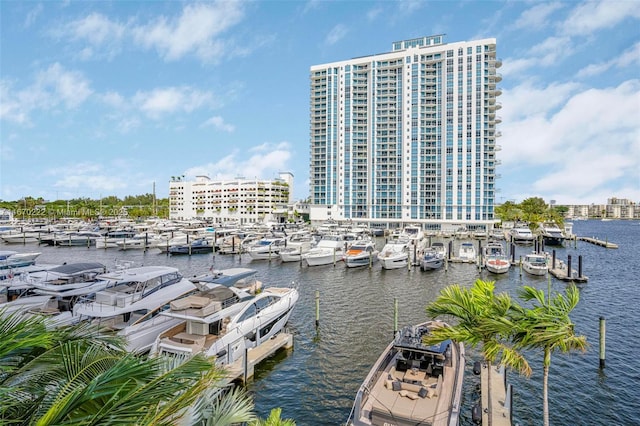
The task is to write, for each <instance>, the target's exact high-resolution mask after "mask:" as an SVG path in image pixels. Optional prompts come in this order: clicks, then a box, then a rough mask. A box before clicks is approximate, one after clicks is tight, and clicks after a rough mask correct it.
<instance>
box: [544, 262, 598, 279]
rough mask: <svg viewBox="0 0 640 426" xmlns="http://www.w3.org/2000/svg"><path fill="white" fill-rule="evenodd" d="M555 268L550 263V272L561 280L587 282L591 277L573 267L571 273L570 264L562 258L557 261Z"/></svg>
mask: <svg viewBox="0 0 640 426" xmlns="http://www.w3.org/2000/svg"><path fill="white" fill-rule="evenodd" d="M555 263H556V264H555V268H554V267H553V266H552V265H551V264H549V273H550V274H551V275H553V276H554V277H556V278H557V279H559V280H561V281H573V282H576V283H586V282H587V281H589V277H587V276H586V275H582V274H581V273H580V272H578V271H576V270H575V269H573V268H572V269H571V273H569V267H570V266H569V265H567V264H566V263H565V262H563V261H562V260H557V259H556V262H555Z"/></svg>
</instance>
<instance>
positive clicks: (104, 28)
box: [66, 13, 126, 45]
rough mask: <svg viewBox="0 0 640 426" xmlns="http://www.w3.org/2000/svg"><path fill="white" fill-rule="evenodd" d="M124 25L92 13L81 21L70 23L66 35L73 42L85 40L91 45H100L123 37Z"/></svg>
mask: <svg viewBox="0 0 640 426" xmlns="http://www.w3.org/2000/svg"><path fill="white" fill-rule="evenodd" d="M125 28H126V27H125V25H123V24H120V23H118V22H114V21H111V20H110V19H109V18H107V17H106V16H104V15H102V14H100V13H92V14H90V15H88V16H86V17H84V18H82V19H78V20H75V21H72V22H70V23H69V24H68V25H67V27H66V33H67V34H68V35H69V36H70V37H71V39H73V40H87V41H88V42H89V43H91V44H93V45H101V44H105V43H107V42H111V41H113V40H114V39H115V40H121V39H122V38H123V37H124V35H125Z"/></svg>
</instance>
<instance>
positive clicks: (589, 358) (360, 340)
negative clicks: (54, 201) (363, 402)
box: [4, 221, 640, 426]
mask: <svg viewBox="0 0 640 426" xmlns="http://www.w3.org/2000/svg"><path fill="white" fill-rule="evenodd" d="M574 233H576V234H577V235H580V236H592V237H597V238H600V239H608V241H611V242H614V243H617V244H618V245H619V249H617V250H611V249H608V250H607V249H604V248H602V247H599V246H594V245H591V244H588V243H582V242H578V245H577V248H574V247H573V246H571V247H567V248H556V253H557V258H558V259H561V260H564V261H566V259H567V255H569V254H570V255H571V256H572V258H573V261H572V262H573V265H574V268H577V258H578V255H582V257H583V273H584V274H585V275H586V276H588V277H589V282H588V283H586V284H581V285H580V291H581V297H580V304H579V305H578V307H577V308H576V309H575V310H574V311H573V313H572V315H571V317H572V319H573V321H574V322H575V323H576V331H577V333H578V334H583V335H585V336H586V337H587V340H588V341H589V343H590V345H591V346H590V348H589V350H588V351H587V352H586V353H584V354H582V353H574V354H570V355H564V354H554V355H553V358H552V364H551V370H550V382H549V408H550V420H551V424H554V425H640V386H639V385H640V367H639V366H638V359H637V354H639V353H640V337H639V336H638V332H637V331H638V327H637V325H636V324H637V322H636V311H637V309H638V307H639V306H640V291H639V289H638V286H639V285H640V279H639V277H640V266H639V265H640V255H639V253H640V241H639V238H640V224H639V223H638V221H632V222H631V221H609V222H601V221H576V222H575V223H574ZM383 243H384V241H383V240H379V241H378V246H379V248H381V247H382V245H383ZM4 249H16V250H19V251H36V250H37V251H42V252H43V254H42V255H41V256H40V258H39V261H40V262H42V263H61V262H65V261H66V262H77V261H89V260H92V261H101V262H103V263H105V264H107V266H112V265H113V263H114V261H115V260H116V259H128V260H133V261H135V262H136V263H137V264H144V265H163V264H166V265H172V266H176V267H178V268H180V270H181V271H182V272H183V274H184V275H186V276H190V275H195V274H200V273H204V272H206V271H207V269H209V268H210V267H211V264H212V262H214V264H215V267H216V268H227V267H232V266H246V267H251V268H254V269H257V270H258V271H259V277H260V279H261V280H262V281H263V282H264V283H265V285H267V286H268V285H282V284H289V283H292V282H295V283H296V284H297V285H298V286H299V290H300V300H299V302H298V305H297V306H296V309H295V311H294V313H293V315H292V317H291V320H290V322H289V330H290V331H291V332H292V333H293V334H294V336H295V337H294V349H293V350H292V351H290V352H288V353H287V352H281V353H279V354H277V356H275V357H274V358H272V359H270V360H268V361H267V362H265V363H263V364H262V366H261V368H259V369H258V370H256V376H255V379H254V381H253V382H252V383H250V385H249V389H250V391H251V392H252V393H253V394H254V396H255V404H256V410H257V412H258V414H259V415H261V416H262V417H266V416H267V415H268V413H269V411H270V409H271V408H273V407H282V416H283V418H292V419H294V420H295V421H296V423H297V424H298V425H299V426H302V425H339V424H341V423H344V421H345V420H346V419H347V417H348V416H349V413H350V411H351V406H352V403H353V398H354V396H355V394H356V392H357V390H358V387H359V386H360V384H361V382H362V380H363V379H364V377H365V376H366V374H367V372H368V371H369V368H370V367H371V365H372V364H373V362H374V361H375V360H376V359H377V357H378V356H379V354H380V352H381V351H382V350H383V349H384V348H385V347H386V346H387V344H388V343H389V341H390V340H391V338H392V336H393V307H394V300H395V299H397V300H398V306H399V312H398V318H399V319H398V323H399V325H400V326H403V325H407V324H413V323H417V322H420V321H423V320H425V319H426V316H425V313H424V309H425V306H426V305H427V304H428V303H429V302H430V301H431V300H433V299H434V298H435V297H436V296H437V294H438V292H439V291H440V290H441V289H442V288H444V287H446V286H447V285H450V284H453V283H459V284H461V285H467V286H470V285H471V284H472V283H473V281H474V280H475V279H477V278H480V277H481V278H483V279H491V280H496V288H497V290H498V291H507V292H509V293H512V294H515V291H516V290H517V289H518V288H519V287H520V286H521V285H522V284H527V285H532V286H535V287H537V288H541V289H544V290H546V289H547V285H548V282H547V279H546V278H545V277H541V278H537V279H536V278H533V277H530V276H528V275H527V274H526V273H524V274H523V275H522V276H521V275H520V272H519V270H518V269H517V268H511V271H510V272H509V274H506V275H503V276H495V275H492V274H488V273H487V272H482V274H480V273H478V271H477V269H476V268H475V267H474V266H473V265H469V264H451V265H449V269H448V271H445V270H444V269H441V270H439V271H431V272H421V271H420V270H419V269H418V268H415V269H412V270H404V269H402V270H395V271H383V270H381V269H380V266H379V265H375V266H374V268H373V269H371V270H369V269H347V268H345V267H344V265H342V264H341V263H339V264H338V265H336V266H335V267H333V266H332V265H329V266H319V267H312V268H309V267H306V266H301V265H299V264H297V263H293V264H292V263H285V264H281V263H280V262H278V261H274V262H268V261H251V260H250V258H249V256H248V255H243V256H242V257H238V256H223V255H216V256H215V258H214V257H213V256H211V255H194V256H192V257H190V258H189V257H168V256H166V255H163V254H158V253H157V252H156V251H150V252H148V253H142V252H137V251H128V252H126V253H125V252H120V251H117V250H114V249H108V250H98V249H95V248H91V249H87V248H54V247H36V246H34V245H27V246H26V247H24V248H23V247H21V246H5V247H4ZM547 249H548V250H549V249H550V248H547ZM530 250H531V247H517V251H516V257H518V256H519V255H522V254H524V253H526V252H528V251H530ZM551 287H552V290H553V291H559V292H562V291H564V288H565V287H566V284H565V283H563V282H561V281H558V280H555V279H552V282H551ZM316 291H319V292H320V326H319V328H318V329H316V327H315V293H316ZM600 316H604V317H605V318H606V320H607V323H606V326H607V353H606V368H605V369H604V370H602V371H601V370H600V369H599V355H598V319H599V317H600ZM467 355H468V356H467V358H468V360H467V372H466V376H465V381H466V384H465V401H464V406H465V409H464V417H463V418H462V420H461V424H462V425H465V426H467V425H472V424H473V423H472V422H471V407H472V405H473V403H474V402H475V398H477V396H478V395H477V393H476V389H477V385H478V383H479V379H478V378H477V377H474V376H473V374H472V372H471V368H472V365H473V362H474V361H475V360H476V359H478V355H477V351H474V350H471V349H469V348H468V349H467ZM527 357H528V359H529V362H530V364H531V366H532V368H533V369H534V374H533V376H532V377H531V378H529V379H525V378H521V377H519V376H517V375H516V373H511V375H510V381H511V383H513V384H514V388H515V394H514V420H515V421H516V422H517V423H519V424H520V425H522V426H524V425H538V424H541V423H542V421H541V417H542V356H541V354H540V353H534V352H532V353H529V354H527Z"/></svg>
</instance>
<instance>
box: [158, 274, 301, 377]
mask: <svg viewBox="0 0 640 426" xmlns="http://www.w3.org/2000/svg"><path fill="white" fill-rule="evenodd" d="M255 274H256V271H250V272H249V275H248V276H246V277H245V278H244V279H245V280H247V279H248V278H250V277H254V276H255ZM230 275H231V274H230ZM194 281H197V282H196V283H195V284H196V285H197V286H198V289H199V291H198V292H197V293H196V294H192V295H190V296H188V297H184V298H181V299H177V300H174V301H172V302H171V303H170V309H169V310H168V311H166V312H163V313H162V314H161V315H163V316H167V317H170V318H174V319H178V320H180V323H179V324H178V325H176V326H174V327H172V328H170V329H169V330H167V331H165V332H163V333H161V334H160V335H159V336H158V338H157V339H156V341H155V343H154V344H153V346H152V348H151V352H150V354H151V355H169V356H180V355H182V356H192V355H195V354H199V353H202V354H204V355H205V356H207V357H215V362H216V364H217V365H218V366H225V365H228V364H231V363H233V362H234V361H236V360H238V359H240V358H242V357H243V356H245V353H246V350H248V349H251V348H256V347H258V346H260V345H261V344H262V343H263V342H265V341H267V340H269V339H270V338H272V337H273V336H275V335H276V334H278V333H280V332H281V331H282V330H283V328H284V326H285V324H286V323H287V321H288V320H289V316H290V315H291V312H292V311H293V308H294V307H295V304H296V302H297V301H298V297H299V295H298V290H297V289H296V288H290V287H268V288H265V289H263V290H262V291H261V292H259V293H255V292H254V291H253V290H254V289H255V285H252V286H250V287H246V286H240V285H238V283H237V280H236V281H235V282H234V281H233V280H232V279H230V280H229V282H224V281H222V280H219V279H216V274H215V273H214V275H213V276H212V278H207V277H204V278H200V280H199V281H198V280H195V279H194Z"/></svg>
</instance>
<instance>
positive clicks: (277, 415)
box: [250, 408, 296, 426]
mask: <svg viewBox="0 0 640 426" xmlns="http://www.w3.org/2000/svg"><path fill="white" fill-rule="evenodd" d="M281 414H282V409H281V408H274V409H273V410H271V413H269V417H267V418H266V419H265V420H261V419H258V420H255V421H254V422H252V423H250V426H296V422H294V421H293V420H291V419H283V418H282V417H281Z"/></svg>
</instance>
